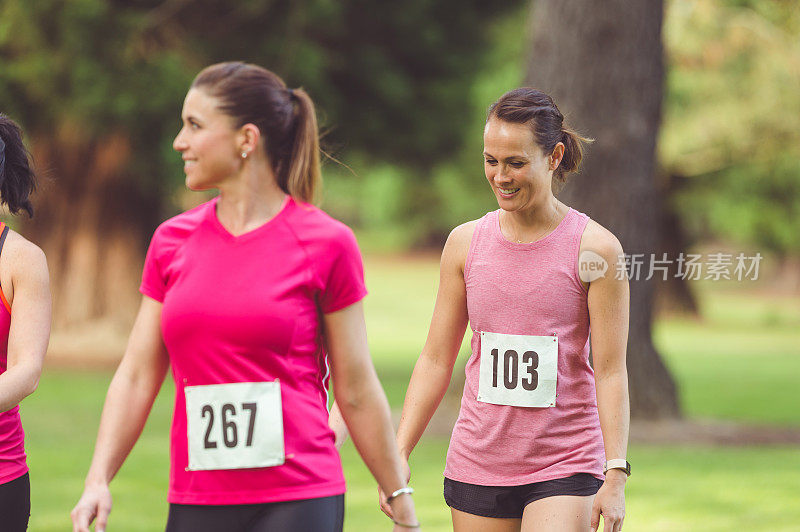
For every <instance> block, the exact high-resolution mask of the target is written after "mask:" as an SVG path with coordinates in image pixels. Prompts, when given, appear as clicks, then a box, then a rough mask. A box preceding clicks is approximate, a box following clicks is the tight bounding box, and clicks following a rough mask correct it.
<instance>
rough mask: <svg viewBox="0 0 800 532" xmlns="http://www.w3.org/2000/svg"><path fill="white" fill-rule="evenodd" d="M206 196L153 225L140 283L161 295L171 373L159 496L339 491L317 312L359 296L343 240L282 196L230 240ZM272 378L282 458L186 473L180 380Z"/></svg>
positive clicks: (246, 498) (353, 255) (271, 497)
mask: <svg viewBox="0 0 800 532" xmlns="http://www.w3.org/2000/svg"><path fill="white" fill-rule="evenodd" d="M217 200H218V198H216V199H214V200H212V201H209V202H207V203H204V204H202V205H200V206H198V207H196V208H194V209H192V210H190V211H187V212H185V213H183V214H180V215H178V216H176V217H174V218H171V219H169V220H167V221H166V222H164V223H163V224H161V226H159V228H158V229H157V230H156V232H155V234H154V235H153V239H152V241H151V243H150V248H149V250H148V252H147V258H146V260H145V266H144V273H143V276H142V277H143V279H142V285H141V287H140V291H141V292H142V293H143V294H145V295H146V296H149V297H151V298H153V299H155V300H156V301H160V302H162V303H163V308H162V316H161V326H162V334H163V338H164V343H165V345H166V347H167V350H168V352H169V357H170V361H171V364H172V374H173V378H174V380H175V388H176V395H175V411H174V415H173V421H172V430H171V471H170V488H169V496H168V499H169V502H171V503H179V504H251V503H263V502H274V501H286V500H297V499H307V498H315V497H326V496H331V495H338V494H341V493H344V491H345V483H344V477H343V474H342V467H341V461H340V459H339V454H338V453H337V451H336V449H335V447H334V435H333V432H332V431H331V430H330V429H329V428H328V410H327V387H328V378H329V368H328V361H327V353H326V352H325V348H324V343H323V341H322V336H321V318H322V313H330V312H334V311H337V310H340V309H342V308H344V307H347V306H348V305H351V304H353V303H356V302H357V301H359V300H361V299H362V298H363V297H364V296H365V295H366V288H365V286H364V274H363V267H362V262H361V255H360V253H359V250H358V246H357V244H356V240H355V237H354V236H353V233H352V231H350V229H349V228H348V227H347V226H345V225H344V224H342V223H340V222H338V221H336V220H334V219H332V218H331V217H329V216H328V215H327V214H325V213H324V212H322V211H321V210H319V209H318V208H316V207H313V206H311V205H308V204H305V203H301V202H297V201H295V200H294V199H292V198H288V199H287V202H286V203H285V205H284V207H283V208H282V210H281V211H280V212H279V213H278V214H277V215H276V216H275V217H274V218H272V219H271V220H269V221H268V222H267V223H265V224H264V225H262V226H260V227H258V228H257V229H254V230H252V231H250V232H248V233H245V234H242V235H239V236H233V235H231V234H230V233H229V232H228V231H227V230H226V229H225V228H224V227H223V226H222V225H221V224H220V222H219V220H218V219H217V216H216V204H217ZM276 379H279V381H280V390H281V402H282V410H283V433H284V447H285V456H286V461H285V463H284V464H283V465H279V466H273V467H258V468H250V469H214V470H199V471H198V470H191V471H190V470H189V468H188V466H189V463H188V452H189V451H188V443H187V414H186V397H185V393H184V388H185V387H187V386H202V385H210V384H227V383H239V382H271V381H275V380H276Z"/></svg>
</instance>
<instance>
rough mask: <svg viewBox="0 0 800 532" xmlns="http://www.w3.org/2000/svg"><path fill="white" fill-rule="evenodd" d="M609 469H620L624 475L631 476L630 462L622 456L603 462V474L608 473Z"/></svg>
mask: <svg viewBox="0 0 800 532" xmlns="http://www.w3.org/2000/svg"><path fill="white" fill-rule="evenodd" d="M609 469H621V470H623V471H624V472H625V474H626V475H628V476H631V464H630V463H628V461H627V460H625V459H624V458H615V459H614V460H608V461H606V462H605V463H604V464H603V474H604V475H605V474H606V473H608V470H609Z"/></svg>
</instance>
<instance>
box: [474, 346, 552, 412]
mask: <svg viewBox="0 0 800 532" xmlns="http://www.w3.org/2000/svg"><path fill="white" fill-rule="evenodd" d="M480 334H481V351H480V379H479V382H478V401H481V402H484V403H492V404H496V405H510V406H528V407H552V406H555V404H556V378H557V375H558V337H557V336H532V335H519V334H502V333H493V332H481V333H480Z"/></svg>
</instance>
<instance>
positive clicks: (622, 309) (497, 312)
mask: <svg viewBox="0 0 800 532" xmlns="http://www.w3.org/2000/svg"><path fill="white" fill-rule="evenodd" d="M483 139H484V153H483V156H484V161H485V165H484V169H485V172H486V178H487V179H488V181H489V185H490V186H491V188H492V191H493V192H494V194H495V197H496V198H497V202H498V205H499V207H500V208H499V209H498V210H496V211H493V212H490V213H488V214H486V215H485V216H484V217H482V218H481V219H479V220H475V221H472V222H468V223H465V224H463V225H461V226H459V227H457V228H455V229H454V230H453V232H452V233H451V234H450V237H449V238H448V240H447V243H446V244H445V247H444V251H443V252H442V263H441V281H440V284H439V295H438V297H437V299H436V305H435V308H434V312H433V319H432V321H431V327H430V332H429V334H428V340H427V342H426V343H425V347H424V348H423V350H422V354H421V355H420V357H419V360H418V361H417V364H416V367H415V368H414V372H413V375H412V377H411V382H410V384H409V387H408V391H407V393H406V399H405V404H404V406H403V414H402V417H401V420H400V427H399V429H398V432H397V441H398V446H399V447H400V450H401V452H402V453H403V455H404V457H405V458H406V460H407V459H408V456H409V455H410V454H411V451H412V450H413V448H414V446H415V445H416V444H417V442H418V441H419V438H420V437H421V435H422V433H423V431H424V430H425V426H426V425H427V424H428V422H429V420H430V418H431V416H432V415H433V412H434V411H435V410H436V407H437V406H438V405H439V402H440V401H441V399H442V397H443V395H444V393H445V390H446V388H447V385H448V383H449V381H450V376H451V374H452V371H453V366H454V364H455V361H456V357H457V356H458V351H459V347H460V345H461V341H462V339H463V337H464V332H465V330H466V327H467V324H468V323H469V325H470V328H471V329H472V342H471V347H472V355H471V356H470V358H469V360H468V362H467V365H466V382H465V386H464V393H463V397H462V400H461V411H460V413H459V417H458V420H457V421H456V424H455V427H454V428H453V435H452V438H451V440H450V448H449V450H448V453H447V462H446V466H445V471H444V476H445V480H444V496H445V500H446V502H447V504H448V505H449V506H450V507H451V514H452V519H453V527H454V529H455V530H456V532H464V531H480V532H488V531H498V532H499V531H503V532H512V531H520V530H523V531H533V530H548V531H556V530H559V531H561V530H563V531H581V532H583V531H585V530H588V529H589V528H590V526H591V527H593V528H595V529H596V528H597V526H598V524H599V518H600V514H601V513H602V515H603V518H604V530H606V531H608V532H612V531H613V532H617V531H618V530H619V529H620V528H621V526H622V519H623V517H624V508H625V499H624V487H625V481H626V478H627V474H629V473H630V466H629V465H628V463H627V462H626V460H625V453H626V449H627V440H628V418H629V406H628V386H627V372H626V368H625V347H626V341H627V332H628V331H627V330H628V282H627V278H626V277H625V276H624V275H622V276H620V275H616V273H617V271H618V270H617V269H616V268H615V266H616V265H617V264H618V259H619V257H620V256H621V254H622V248H621V246H620V243H619V242H618V240H617V239H616V238H615V237H614V235H612V234H611V233H610V232H609V231H608V230H606V229H604V228H603V227H601V226H600V225H598V224H597V223H595V222H594V221H592V220H590V219H589V218H588V217H587V216H586V215H584V214H582V213H579V212H578V211H575V210H574V209H571V208H569V207H568V206H566V205H564V204H563V203H561V202H560V201H559V200H558V199H556V197H555V196H554V194H553V185H554V184H561V183H563V182H564V176H565V175H566V174H567V173H568V172H571V171H574V170H576V169H577V167H578V165H579V163H580V160H581V151H582V149H581V143H582V141H584V140H586V139H582V138H581V137H580V136H578V135H577V134H575V133H574V132H573V131H571V130H570V129H568V128H566V127H565V125H564V123H563V116H562V115H561V112H560V111H559V110H558V108H557V107H556V105H555V103H554V102H553V100H552V99H551V98H550V97H549V96H547V95H546V94H544V93H542V92H541V91H538V90H535V89H531V88H522V89H516V90H513V91H510V92H508V93H506V94H505V95H504V96H503V97H501V98H500V99H499V100H498V101H497V102H495V103H494V104H493V105H492V106H491V107H490V108H489V115H488V118H487V121H486V126H485V129H484V137H483ZM554 182H555V183H554ZM603 264H604V265H605V267H606V268H605V270H603V269H602V268H599V269H592V266H594V267H598V266H602V265H603ZM584 265H587V266H589V267H586V268H584ZM583 272H588V273H589V275H582V273H583ZM603 273H605V274H603ZM590 324H591V348H592V355H593V363H594V368H592V366H590V365H589V342H590V335H589V331H590ZM407 471H408V469H407ZM407 478H408V477H407ZM604 480H605V481H604ZM384 511H386V512H387V513H389V514H391V508H388V507H386V506H384Z"/></svg>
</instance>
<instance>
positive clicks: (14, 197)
mask: <svg viewBox="0 0 800 532" xmlns="http://www.w3.org/2000/svg"><path fill="white" fill-rule="evenodd" d="M34 190H36V176H35V175H34V173H33V169H32V165H31V157H30V154H29V153H28V150H27V149H25V145H24V144H23V143H22V129H21V128H20V127H19V126H18V125H17V124H16V122H14V121H13V120H11V119H10V118H8V117H7V116H6V115H4V114H0V203H3V204H5V205H6V206H7V207H8V210H9V211H10V212H11V214H17V213H18V212H19V211H21V210H22V211H25V212H26V213H28V216H29V217H31V218H33V205H31V201H30V199H28V198H29V197H30V195H31V194H32V193H33V191H34Z"/></svg>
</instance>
